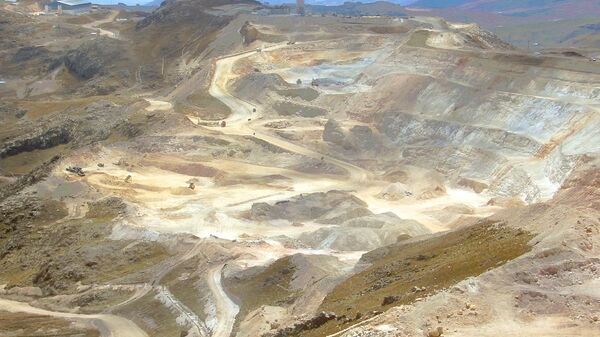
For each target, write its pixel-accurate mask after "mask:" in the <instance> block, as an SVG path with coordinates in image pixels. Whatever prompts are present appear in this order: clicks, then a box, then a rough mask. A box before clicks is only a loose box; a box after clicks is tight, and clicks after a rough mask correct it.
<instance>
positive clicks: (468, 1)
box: [410, 0, 600, 16]
mask: <svg viewBox="0 0 600 337" xmlns="http://www.w3.org/2000/svg"><path fill="white" fill-rule="evenodd" d="M410 5H411V6H412V7H422V8H453V9H460V10H468V11H477V12H503V13H504V12H506V13H505V14H508V15H511V14H513V15H523V16H526V15H528V14H529V15H535V14H539V13H546V12H552V11H556V10H568V9H569V8H572V9H573V10H576V11H579V10H581V9H585V8H594V7H597V6H599V5H600V0H417V1H414V2H412V3H411V4H410Z"/></svg>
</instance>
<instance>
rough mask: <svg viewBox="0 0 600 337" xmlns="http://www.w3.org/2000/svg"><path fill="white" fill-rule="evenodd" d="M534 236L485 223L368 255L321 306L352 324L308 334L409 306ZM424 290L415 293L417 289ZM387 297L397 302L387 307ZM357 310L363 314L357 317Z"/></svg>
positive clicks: (515, 252) (497, 261)
mask: <svg viewBox="0 0 600 337" xmlns="http://www.w3.org/2000/svg"><path fill="white" fill-rule="evenodd" d="M531 238H532V235H531V234H529V233H526V232H523V231H519V230H515V229H509V228H506V227H503V226H501V225H498V224H492V223H480V224H478V225H475V226H473V227H469V228H466V229H461V230H457V231H453V232H449V233H447V234H443V235H440V236H436V237H433V238H430V239H427V240H424V241H419V242H413V243H407V244H398V245H394V246H390V247H384V248H381V249H378V250H375V251H373V252H371V253H368V254H366V255H365V256H364V257H363V259H365V260H367V261H368V262H370V263H372V264H371V265H370V266H369V267H368V268H367V269H366V270H364V271H362V272H360V273H358V274H356V275H354V276H352V277H350V278H349V279H347V280H346V281H344V282H342V283H341V284H339V285H338V286H337V287H336V288H335V289H334V290H333V291H332V292H331V293H329V295H327V297H326V298H325V299H324V300H323V303H322V304H321V307H320V310H324V311H333V312H335V313H336V314H337V315H338V316H341V315H346V317H348V318H350V319H352V320H351V321H350V322H347V323H342V322H341V321H330V322H328V323H327V324H325V325H323V326H321V327H320V328H318V329H315V330H311V331H308V332H306V333H304V334H303V336H305V337H310V336H314V337H316V336H324V335H327V334H330V333H333V332H336V331H339V330H341V329H343V328H346V327H348V326H349V325H351V324H355V323H357V322H358V321H360V320H362V319H365V318H368V317H369V313H370V312H373V311H385V310H386V309H388V308H390V307H392V306H398V305H401V304H408V303H412V302H414V301H415V300H416V299H417V298H422V297H426V296H428V295H431V294H433V293H435V292H437V291H439V290H441V289H444V288H448V287H450V286H452V285H454V284H456V283H458V282H459V281H461V280H464V279H465V278H467V277H471V276H477V275H479V274H481V273H483V272H485V271H487V270H489V269H492V268H496V267H498V266H500V265H502V264H504V263H506V262H507V261H510V260H512V259H514V258H516V257H518V256H520V255H522V254H524V253H525V252H527V251H529V249H530V246H529V245H528V241H529V240H530V239H531ZM415 286H416V287H420V288H423V287H424V288H425V289H426V290H425V291H417V292H415V291H412V288H413V287H415ZM387 296H396V300H395V301H394V302H393V303H391V304H387V305H383V300H384V298H385V297H387ZM357 314H359V315H361V316H362V317H360V318H359V319H355V318H356V317H357Z"/></svg>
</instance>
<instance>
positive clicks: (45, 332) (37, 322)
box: [0, 311, 100, 337]
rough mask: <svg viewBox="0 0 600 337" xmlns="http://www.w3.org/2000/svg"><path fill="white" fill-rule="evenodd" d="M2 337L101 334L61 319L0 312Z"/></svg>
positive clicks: (91, 336)
mask: <svg viewBox="0 0 600 337" xmlns="http://www.w3.org/2000/svg"><path fill="white" fill-rule="evenodd" d="M0 336H22V337H25V336H32V337H33V336H35V337H43V336H78V337H98V336H100V333H99V332H98V331H96V330H92V329H84V328H79V327H76V326H73V325H72V324H71V322H69V321H67V320H64V319H60V318H54V317H50V316H42V315H32V314H26V313H11V312H5V311H0Z"/></svg>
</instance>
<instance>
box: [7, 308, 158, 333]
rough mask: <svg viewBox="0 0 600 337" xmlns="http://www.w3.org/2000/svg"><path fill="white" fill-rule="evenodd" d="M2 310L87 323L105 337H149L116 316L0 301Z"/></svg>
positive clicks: (134, 325)
mask: <svg viewBox="0 0 600 337" xmlns="http://www.w3.org/2000/svg"><path fill="white" fill-rule="evenodd" d="M0 310H5V311H9V312H25V313H29V314H34V315H47V316H53V317H58V318H65V319H74V320H80V321H84V322H87V323H89V324H91V325H93V326H95V327H96V328H98V329H99V330H100V332H101V333H102V335H103V336H110V337H148V335H147V334H146V332H144V331H143V330H142V329H140V328H139V327H138V326H137V325H136V324H135V323H133V322H132V321H130V320H127V319H125V318H122V317H118V316H114V315H106V314H103V315H80V314H69V313H64V312H56V311H49V310H44V309H39V308H34V307H32V306H30V305H29V304H26V303H21V302H16V301H11V300H5V299H0Z"/></svg>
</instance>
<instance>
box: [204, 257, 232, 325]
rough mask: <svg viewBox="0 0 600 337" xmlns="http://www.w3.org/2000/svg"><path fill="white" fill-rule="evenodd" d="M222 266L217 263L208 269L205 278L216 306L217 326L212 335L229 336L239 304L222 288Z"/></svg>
mask: <svg viewBox="0 0 600 337" xmlns="http://www.w3.org/2000/svg"><path fill="white" fill-rule="evenodd" d="M223 267H224V265H219V266H217V267H214V268H212V269H210V271H209V272H208V275H207V278H206V281H207V282H208V287H209V288H210V291H211V292H212V293H213V295H214V297H215V300H216V303H215V305H216V307H217V326H216V327H215V330H214V331H213V334H212V337H229V336H230V335H231V330H233V325H234V324H235V318H236V316H237V314H238V312H239V311H240V308H239V306H238V305H237V304H235V303H234V302H233V301H232V300H231V299H230V298H229V296H227V293H226V292H225V290H224V289H223V283H222V282H221V275H222V273H223Z"/></svg>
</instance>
